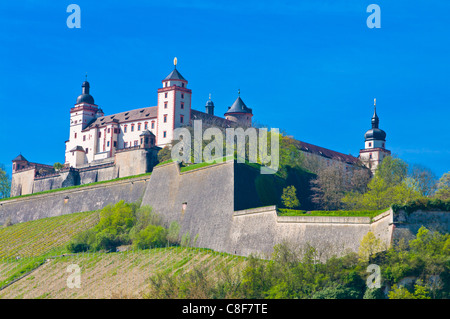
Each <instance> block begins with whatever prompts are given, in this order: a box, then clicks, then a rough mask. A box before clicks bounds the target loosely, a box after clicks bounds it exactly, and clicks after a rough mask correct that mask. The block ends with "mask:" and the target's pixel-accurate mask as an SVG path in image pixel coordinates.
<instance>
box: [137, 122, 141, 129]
mask: <svg viewBox="0 0 450 319" xmlns="http://www.w3.org/2000/svg"><path fill="white" fill-rule="evenodd" d="M140 130H141V123H139V124H138V131H140Z"/></svg>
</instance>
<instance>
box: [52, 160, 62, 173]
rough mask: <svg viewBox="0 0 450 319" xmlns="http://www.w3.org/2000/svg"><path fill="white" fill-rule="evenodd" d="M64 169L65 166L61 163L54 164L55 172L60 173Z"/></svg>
mask: <svg viewBox="0 0 450 319" xmlns="http://www.w3.org/2000/svg"><path fill="white" fill-rule="evenodd" d="M63 167H64V165H63V164H61V163H59V162H56V163H55V164H53V168H54V169H55V171H59V170H60V169H61V168H63Z"/></svg>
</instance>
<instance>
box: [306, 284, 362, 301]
mask: <svg viewBox="0 0 450 319" xmlns="http://www.w3.org/2000/svg"><path fill="white" fill-rule="evenodd" d="M360 294H361V291H358V290H355V289H352V288H347V287H345V286H343V285H341V284H338V285H336V286H334V287H326V288H325V289H323V290H320V291H318V292H316V293H315V294H313V295H312V297H311V298H312V299H359V296H360Z"/></svg>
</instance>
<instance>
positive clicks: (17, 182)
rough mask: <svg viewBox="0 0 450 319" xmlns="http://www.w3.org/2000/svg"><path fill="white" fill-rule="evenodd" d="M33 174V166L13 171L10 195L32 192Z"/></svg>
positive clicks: (34, 172)
mask: <svg viewBox="0 0 450 319" xmlns="http://www.w3.org/2000/svg"><path fill="white" fill-rule="evenodd" d="M35 174H36V169H35V168H33V169H27V170H23V171H21V172H16V173H14V174H13V175H12V179H11V196H20V195H23V194H31V193H32V192H33V180H34V175H35Z"/></svg>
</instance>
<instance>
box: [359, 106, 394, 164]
mask: <svg viewBox="0 0 450 319" xmlns="http://www.w3.org/2000/svg"><path fill="white" fill-rule="evenodd" d="M379 123H380V119H379V118H378V115H377V107H376V100H375V103H374V112H373V116H372V128H371V129H370V130H368V131H367V132H366V134H364V138H365V147H364V149H362V150H360V151H359V158H360V160H361V162H362V163H363V164H364V165H365V166H366V167H368V168H369V169H370V170H371V171H372V173H375V170H376V169H377V167H378V165H380V163H381V161H382V160H383V159H384V158H385V157H386V156H389V155H391V151H389V150H387V149H386V132H385V131H383V130H381V129H380V128H379V127H378V126H379Z"/></svg>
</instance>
